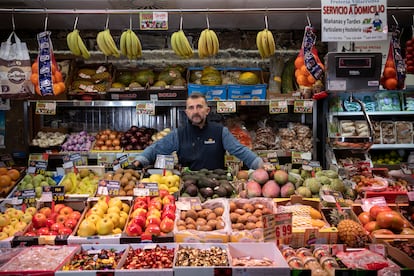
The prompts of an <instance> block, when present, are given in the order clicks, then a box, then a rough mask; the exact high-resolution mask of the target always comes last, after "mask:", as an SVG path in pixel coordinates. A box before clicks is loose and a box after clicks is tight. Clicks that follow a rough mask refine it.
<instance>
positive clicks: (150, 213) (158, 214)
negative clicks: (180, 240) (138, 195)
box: [147, 207, 161, 218]
mask: <svg viewBox="0 0 414 276" xmlns="http://www.w3.org/2000/svg"><path fill="white" fill-rule="evenodd" d="M149 216H154V217H159V218H160V217H161V211H160V210H158V209H155V208H154V207H152V208H151V209H149V210H148V213H147V217H149Z"/></svg>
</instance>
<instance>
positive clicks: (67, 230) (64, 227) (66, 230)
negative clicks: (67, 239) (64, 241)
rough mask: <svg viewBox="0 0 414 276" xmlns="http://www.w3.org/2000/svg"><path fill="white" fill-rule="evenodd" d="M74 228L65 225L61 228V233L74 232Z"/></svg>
mask: <svg viewBox="0 0 414 276" xmlns="http://www.w3.org/2000/svg"><path fill="white" fill-rule="evenodd" d="M72 231H73V230H72V229H71V228H69V227H66V226H63V227H62V228H61V229H59V235H70V234H72Z"/></svg>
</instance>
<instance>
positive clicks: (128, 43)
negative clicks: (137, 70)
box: [119, 29, 142, 59]
mask: <svg viewBox="0 0 414 276" xmlns="http://www.w3.org/2000/svg"><path fill="white" fill-rule="evenodd" d="M119 48H120V50H121V54H123V55H124V56H126V57H127V58H128V59H137V58H140V57H141V56H142V45H141V41H140V40H139V38H138V36H137V34H136V33H135V32H134V31H133V30H131V29H128V30H125V31H124V32H123V33H122V34H121V38H120V43H119Z"/></svg>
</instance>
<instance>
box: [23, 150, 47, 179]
mask: <svg viewBox="0 0 414 276" xmlns="http://www.w3.org/2000/svg"><path fill="white" fill-rule="evenodd" d="M48 159H49V155H48V154H46V153H34V154H30V155H29V161H28V166H27V173H29V174H44V173H45V172H46V169H47V163H48Z"/></svg>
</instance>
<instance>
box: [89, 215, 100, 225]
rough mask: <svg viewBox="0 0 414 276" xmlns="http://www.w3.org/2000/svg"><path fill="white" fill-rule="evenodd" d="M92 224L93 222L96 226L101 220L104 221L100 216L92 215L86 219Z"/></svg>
mask: <svg viewBox="0 0 414 276" xmlns="http://www.w3.org/2000/svg"><path fill="white" fill-rule="evenodd" d="M86 219H87V220H89V221H90V222H93V223H94V224H95V225H96V224H97V223H98V221H99V220H101V219H102V217H100V216H99V215H98V214H92V215H90V216H88V217H87V218H86Z"/></svg>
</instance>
